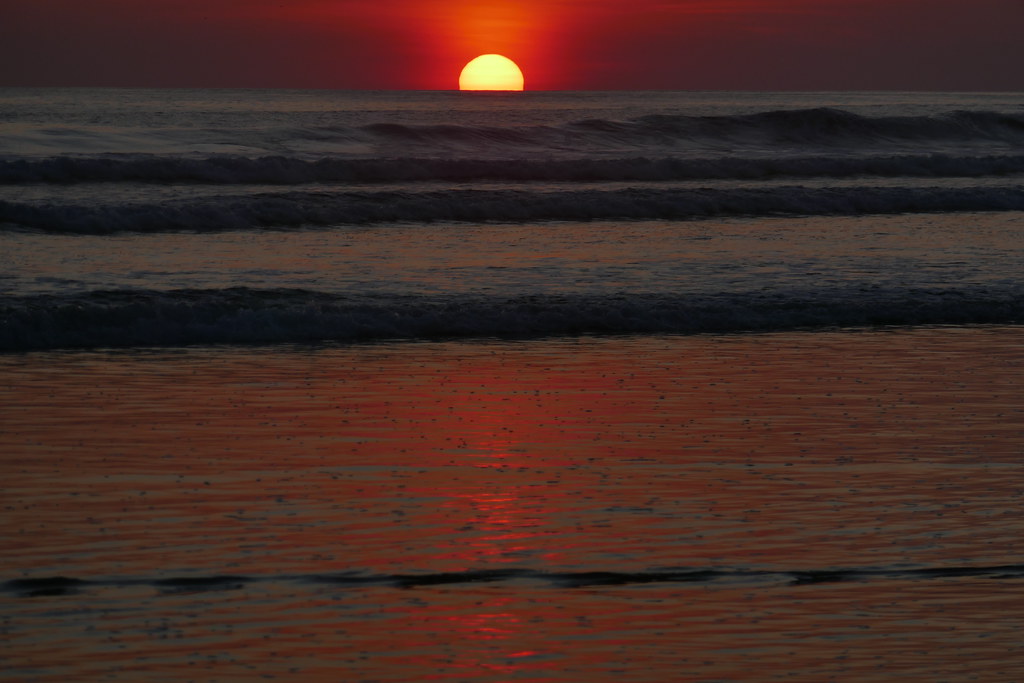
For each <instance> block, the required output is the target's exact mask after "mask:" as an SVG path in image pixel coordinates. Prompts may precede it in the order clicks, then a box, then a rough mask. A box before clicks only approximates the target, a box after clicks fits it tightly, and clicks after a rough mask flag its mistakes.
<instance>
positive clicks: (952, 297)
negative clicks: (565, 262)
mask: <svg viewBox="0 0 1024 683" xmlns="http://www.w3.org/2000/svg"><path fill="white" fill-rule="evenodd" d="M1022 320H1024V293H1022V292H1020V291H1019V290H1017V289H1013V288H1006V289H990V288H969V289H949V290H922V289H914V290H891V291H883V290H879V289H877V288H850V289H833V290H821V291H813V292H806V293H791V292H790V293H781V292H780V293H762V292H758V293H751V294H747V295H736V294H730V295H713V294H703V295H655V294H651V295H644V294H616V295H565V296H555V295H528V296H518V297H511V298H500V297H491V298H487V297H472V296H464V297H455V296H451V297H445V298H430V297H418V296H389V297H376V298H374V297H358V298H356V297H346V296H344V295H337V294H328V293H324V292H315V291H306V290H295V289H271V290H260V289H250V288H242V287H239V288H230V289H215V290H172V291H151V290H114V291H95V292H90V293H86V294H78V295H70V294H69V295H34V296H23V297H8V298H6V299H3V300H0V351H7V352H12V351H14V352H17V351H30V350H43V349H59V348H99V347H131V346H185V345H192V344H264V343H311V342H312V343H315V342H321V341H363V340H366V341H370V340H399V339H407V340H432V339H447V338H455V337H504V338H519V337H539V336H562V335H578V334H633V333H682V334H696V333H723V332H724V333H729V332H748V331H776V330H789V329H811V328H827V327H856V326H876V325H919V324H975V323H1016V322H1020V321H1022Z"/></svg>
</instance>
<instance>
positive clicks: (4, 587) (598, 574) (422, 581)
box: [0, 564, 1024, 598]
mask: <svg viewBox="0 0 1024 683" xmlns="http://www.w3.org/2000/svg"><path fill="white" fill-rule="evenodd" d="M950 578H986V579H1001V580H1020V579H1022V578H1024V565H1019V564H1009V565H981V566H938V567H921V568H912V569H908V568H902V569H894V568H886V567H846V568H835V567H830V568H823V569H778V570H756V569H716V568H686V567H680V568H667V569H654V570H646V571H635V572H624V571H600V570H595V571H540V570H533V569H518V568H509V569H478V570H473V569H471V570H466V571H456V572H443V573H428V572H421V573H407V574H369V573H364V572H337V573H333V574H300V575H283V576H275V575H271V576H265V575H258V576H241V575H207V576H183V577H171V578H145V577H142V578H120V579H118V578H113V579H106V580H92V581H90V580H87V579H79V578H73V577H65V576H48V577H39V578H23V579H12V580H9V581H6V582H4V583H0V592H3V593H12V594H14V595H18V596H21V597H27V598H39V597H55V596H62V595H73V594H76V593H80V592H82V591H85V590H90V589H91V590H95V589H98V588H103V587H119V588H123V587H128V586H133V587H136V586H144V587H149V588H152V589H154V590H156V591H158V592H161V593H165V594H176V593H202V592H210V591H224V590H237V589H239V588H242V587H244V586H246V585H249V584H254V583H268V582H270V583H294V584H313V585H329V586H335V587H337V588H339V589H344V588H358V587H361V586H391V587H394V588H417V587H424V586H439V585H459V584H479V583H496V582H511V581H519V582H522V581H529V582H534V583H541V584H547V585H549V586H552V587H555V588H583V587H587V586H622V585H630V584H652V583H655V584H665V583H688V584H694V583H696V584H710V583H715V582H728V583H730V584H733V585H735V584H737V583H741V584H751V583H754V584H767V585H778V584H788V585H792V586H801V585H807V584H820V583H838V582H843V581H871V580H883V581H927V580H931V579H950Z"/></svg>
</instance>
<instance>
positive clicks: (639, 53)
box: [0, 0, 1024, 91]
mask: <svg viewBox="0 0 1024 683" xmlns="http://www.w3.org/2000/svg"><path fill="white" fill-rule="evenodd" d="M1022 35H1024V0H674V1H672V0H631V1H629V2H626V1H623V0H4V3H3V6H2V7H0V85H5V86H22V85H26V86H36V85H38V86H146V87H284V88H289V87H290V88H340V89H384V90H391V89H399V90H403V89H417V90H419V89H423V90H434V89H441V90H447V89H456V88H457V87H458V75H459V72H460V70H461V68H462V66H463V65H464V64H465V63H466V62H468V61H469V60H470V59H472V58H473V57H476V56H477V55H480V54H483V53H490V52H495V53H499V54H503V55H505V56H507V57H509V58H511V59H513V60H514V61H515V62H516V63H518V64H519V66H520V67H521V68H522V70H523V72H524V74H525V76H526V89H527V90H622V89H630V90H632V89H638V90H639V89H679V90H700V89H710V90H975V91H986V90H1024V68H1022V67H1024V40H1022V39H1021V36H1022Z"/></svg>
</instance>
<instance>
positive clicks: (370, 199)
mask: <svg viewBox="0 0 1024 683" xmlns="http://www.w3.org/2000/svg"><path fill="white" fill-rule="evenodd" d="M1020 210H1024V187H1022V186H1019V185H1017V186H1014V185H1011V186H1006V187H968V188H941V187H924V188H920V187H918V188H905V187H890V188H887V187H836V188H807V187H801V186H789V187H772V188H738V189H716V188H701V189H693V190H681V189H641V188H629V189H622V190H607V191H602V190H584V189H581V190H567V191H553V192H534V191H526V190H458V191H435V192H327V191H324V192H285V193H265V194H254V195H244V194H239V195H224V196H217V197H206V198H201V199H193V200H175V201H166V202H160V203H155V204H150V203H143V202H139V203H136V202H129V203H120V204H109V205H100V206H85V205H74V204H55V203H51V204H45V205H44V204H30V203H21V202H9V201H0V230H12V229H14V230H25V229H29V230H35V231H40V232H48V233H68V234H89V235H105V234H113V233H118V232H183V231H194V232H221V231H230V230H248V229H253V228H276V229H286V228H292V227H300V226H334V225H366V224H373V223H394V222H413V223H434V222H441V221H455V222H465V221H468V222H477V223H479V222H497V223H520V222H536V221H589V220H612V219H624V220H658V219H661V220H693V219H701V218H712V217H729V216H779V215H864V214H891V213H904V212H930V211H1020Z"/></svg>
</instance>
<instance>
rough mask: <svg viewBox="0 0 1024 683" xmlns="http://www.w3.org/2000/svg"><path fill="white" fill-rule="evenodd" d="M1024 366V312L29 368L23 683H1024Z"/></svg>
mask: <svg viewBox="0 0 1024 683" xmlns="http://www.w3.org/2000/svg"><path fill="white" fill-rule="evenodd" d="M1021 386H1024V329H1022V328H1020V327H976V328H954V327H950V328H919V329H914V330H906V329H901V330H881V331H843V332H834V333H833V332H815V333H780V334H760V335H733V336H698V337H678V336H650V337H607V338H579V339H553V340H533V341H528V342H526V341H522V342H520V341H485V342H457V341H452V342H432V343H396V344H373V345H362V346H358V345H357V346H339V347H325V348H315V349H314V348H310V347H294V348H292V347H266V348H264V347H260V348H192V349H174V350H149V351H138V350H135V351H112V352H96V351H92V352H54V353H38V354H24V355H8V356H3V357H0V407H2V411H0V453H2V454H3V455H2V456H0V458H2V459H0V466H2V469H0V475H2V477H3V482H4V503H3V513H2V514H3V517H2V521H3V523H2V525H0V547H3V548H4V549H5V550H4V553H3V559H2V561H0V563H2V572H0V581H2V582H5V583H3V584H2V588H3V590H2V591H0V614H2V616H0V632H2V633H3V635H4V638H3V640H4V644H3V645H2V649H3V652H2V654H3V659H4V660H5V665H4V671H3V672H2V673H0V679H3V680H12V681H13V680H39V681H63V680H149V681H158V680H167V681H177V680H185V679H195V680H214V679H216V680H237V681H245V680H253V679H258V678H260V677H264V676H268V677H279V678H284V679H287V680H318V679H319V680H322V679H324V678H331V679H334V680H380V681H412V680H442V681H444V680H451V681H456V680H474V681H504V680H533V681H580V680H588V681H605V680H607V681H611V680H616V681H621V680H630V681H634V680H635V681H651V680H681V679H685V680H773V679H787V680H806V681H821V680H858V681H862V680H897V679H900V680H903V679H906V678H907V677H911V678H912V679H914V680H974V679H976V680H985V681H1000V680H1006V681H1012V680H1019V679H1020V678H1021V676H1022V675H1024V646H1021V645H1020V639H1019V633H1020V629H1021V627H1022V626H1024V618H1022V617H1021V616H1020V615H1021V614H1024V592H1022V591H1021V586H1022V581H1024V552H1022V551H1021V550H1020V543H1019V539H1020V535H1021V532H1022V531H1024V522H1022V516H1021V513H1020V510H1021V504H1022V502H1024V500H1022V498H1024V476H1022V475H1024V472H1022V467H1024V465H1022V463H1021V456H1022V455H1024V402H1022V401H1021V394H1020V387H1021ZM55 577H59V578H55Z"/></svg>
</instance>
